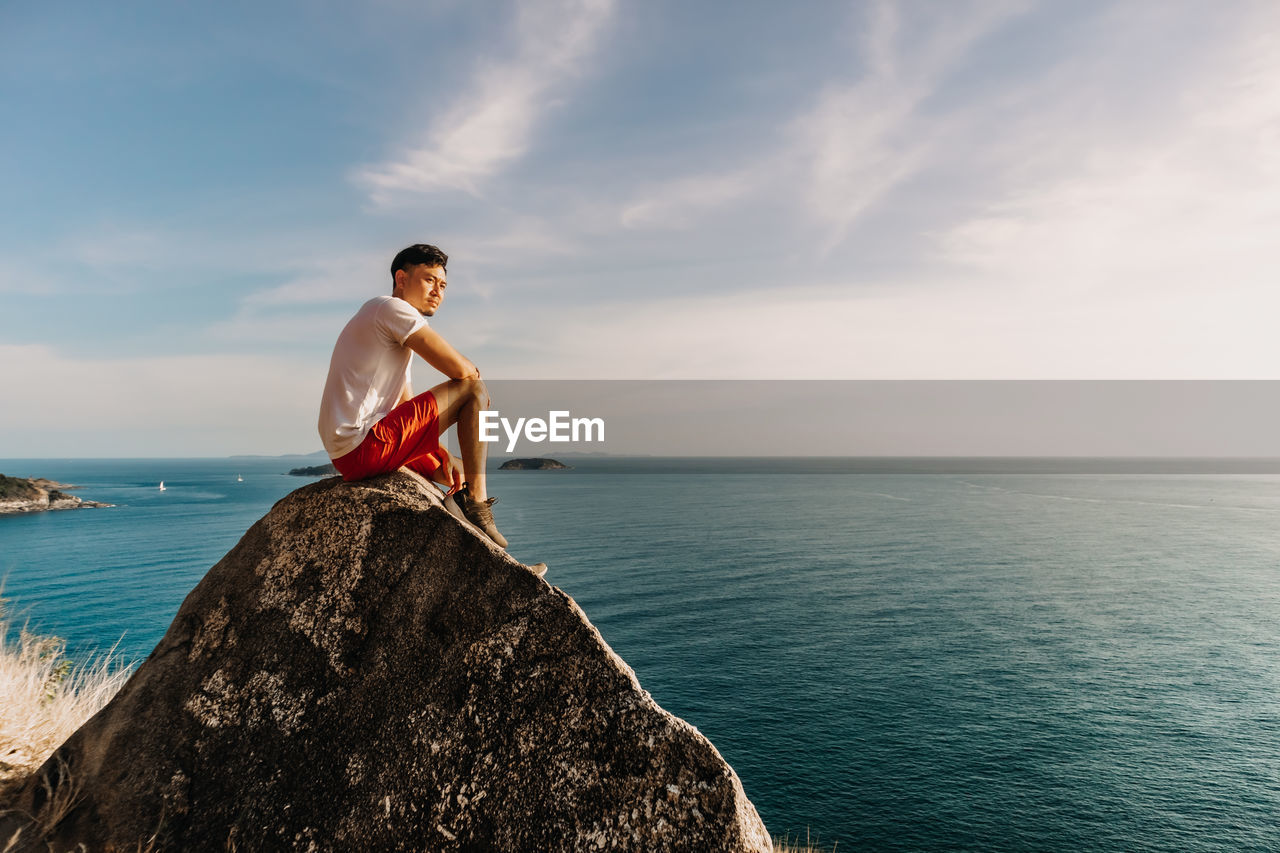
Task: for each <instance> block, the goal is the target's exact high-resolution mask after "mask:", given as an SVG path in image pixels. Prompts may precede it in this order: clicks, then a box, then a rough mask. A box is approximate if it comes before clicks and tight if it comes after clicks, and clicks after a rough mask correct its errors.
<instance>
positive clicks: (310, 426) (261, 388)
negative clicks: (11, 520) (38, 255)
mask: <svg viewBox="0 0 1280 853" xmlns="http://www.w3.org/2000/svg"><path fill="white" fill-rule="evenodd" d="M0 363H3V364H21V365H23V369H22V370H5V371H0V398H3V399H5V400H8V401H11V402H13V403H14V405H6V406H4V407H3V408H0V436H3V437H4V439H5V447H6V450H7V452H8V453H9V454H10V455H13V456H41V455H55V456H61V455H65V454H66V453H68V452H74V453H76V454H78V455H81V456H120V455H134V454H136V455H140V456H156V455H161V456H164V455H170V456H204V455H215V454H219V453H289V452H303V453H306V452H310V451H312V450H315V449H318V446H319V437H318V435H316V432H315V416H316V412H317V411H318V408H317V406H318V405H319V397H320V389H321V388H323V387H324V379H325V373H326V371H327V369H328V364H327V363H326V362H323V361H319V360H295V359H288V358H281V357H271V356H262V355H240V354H231V355H170V356H162V357H153V358H111V357H103V358H91V359H77V358H73V357H69V356H66V355H63V354H62V353H61V352H59V351H58V350H57V349H55V348H53V347H50V346H45V345H19V346H13V345H0ZM68 389H74V391H73V392H69V391H68ZM64 431H69V432H68V434H69V435H73V436H74V446H72V445H70V444H66V443H65V442H66V441H67V440H68V439H67V437H66V436H64V435H63V432H64ZM210 436H215V437H216V438H215V439H210V438H209V437H210Z"/></svg>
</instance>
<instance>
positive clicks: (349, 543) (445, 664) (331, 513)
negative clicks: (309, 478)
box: [0, 471, 772, 853]
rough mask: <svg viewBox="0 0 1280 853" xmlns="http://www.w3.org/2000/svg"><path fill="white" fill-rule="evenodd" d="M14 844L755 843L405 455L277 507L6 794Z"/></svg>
mask: <svg viewBox="0 0 1280 853" xmlns="http://www.w3.org/2000/svg"><path fill="white" fill-rule="evenodd" d="M0 838H3V839H6V841H7V842H8V845H9V846H8V847H6V849H7V850H48V849H55V850H70V849H89V850H108V849H120V850H126V849H128V850H133V849H147V850H224V849H240V850H432V851H498V853H500V852H501V851H540V853H544V852H545V853H554V851H584V850H630V851H645V853H651V852H652V851H685V850H687V851H697V853H705V851H730V852H732V851H767V850H770V849H772V842H771V840H770V838H769V835H768V833H767V831H766V830H765V827H764V825H763V824H762V822H761V820H760V817H759V815H758V814H757V813H756V810H755V807H754V806H752V804H751V802H750V801H749V800H748V799H747V797H746V795H745V793H744V792H743V789H742V785H741V783H740V782H739V780H738V777H737V775H736V774H735V773H734V771H733V769H732V768H731V767H730V766H729V765H728V764H727V763H726V762H725V761H724V759H723V758H722V757H721V756H720V754H719V753H718V752H717V751H716V749H715V747H714V746H712V744H711V743H710V742H709V741H708V740H707V739H706V738H705V737H703V736H702V735H701V734H700V733H699V732H698V730H697V729H695V728H694V727H693V726H691V725H689V724H688V723H686V722H684V721H683V720H680V719H679V718H677V717H674V716H672V715H671V714H670V713H668V712H666V711H664V710H663V709H662V708H661V707H659V706H658V704H657V703H656V702H654V700H653V698H652V697H651V696H650V695H649V694H648V693H647V692H646V691H645V690H643V689H642V688H641V687H640V684H639V683H638V682H637V680H636V676H635V673H634V672H633V671H632V670H631V668H630V667H629V666H627V664H626V663H625V662H624V661H623V660H622V659H621V658H619V657H618V656H617V655H616V654H615V653H614V652H613V651H612V650H611V649H610V648H609V646H608V645H607V644H606V643H605V642H604V640H603V639H602V638H601V636H600V634H599V632H598V631H597V630H596V629H595V628H594V627H593V626H592V624H591V623H590V622H589V621H588V619H587V617H586V615H585V614H584V613H583V611H582V610H581V609H580V608H579V607H578V606H577V604H576V603H575V602H574V601H573V600H572V599H571V598H569V596H567V595H565V594H564V593H563V592H561V591H560V590H558V589H556V588H555V587H552V586H550V585H549V584H547V582H546V581H545V580H543V579H542V578H540V577H539V576H538V575H537V574H535V573H534V572H533V571H530V569H529V568H528V567H526V566H524V565H522V564H520V563H518V562H517V561H515V560H514V559H512V558H511V557H510V556H509V555H507V554H506V553H505V552H504V551H501V550H499V549H498V548H496V547H495V546H494V545H493V544H492V543H491V542H489V540H488V539H487V538H486V537H485V536H483V535H482V534H480V533H479V532H478V531H476V530H475V529H474V528H472V527H471V526H470V525H469V524H467V523H466V522H465V521H462V520H461V519H460V518H459V517H458V513H457V512H456V507H454V506H452V500H451V499H445V500H444V501H442V500H441V498H440V497H439V492H438V491H437V490H436V489H435V488H434V487H433V486H431V485H430V484H428V483H426V482H425V481H424V480H422V479H421V478H419V477H417V476H416V475H413V474H411V473H408V472H405V471H401V472H397V473H395V474H389V475H384V476H382V477H377V478H374V479H371V480H365V481H362V482H358V483H344V482H343V481H342V480H340V479H336V478H333V479H326V480H320V481H318V482H316V483H312V484H310V485H307V486H304V487H302V488H300V489H298V490H297V491H295V492H293V493H292V494H290V495H289V496H287V497H285V498H284V499H283V500H281V501H280V502H279V503H277V504H276V506H275V507H274V508H273V509H272V510H271V511H270V512H269V513H268V514H267V515H266V516H265V517H264V518H262V520H260V521H259V522H258V523H257V524H255V525H254V526H253V527H252V528H250V529H249V531H248V532H247V533H246V534H245V535H244V537H243V538H242V539H241V541H240V542H239V544H237V545H236V546H235V548H233V549H232V550H231V551H230V552H229V553H228V554H227V555H226V556H225V557H224V558H223V559H222V560H220V561H219V562H218V563H217V564H216V565H215V566H214V567H213V568H212V569H211V570H210V571H209V572H208V574H207V575H206V576H205V577H204V579H203V580H201V581H200V583H199V584H198V585H197V586H196V588H195V589H194V590H193V591H192V592H191V593H190V594H189V595H188V596H187V598H186V600H185V601H184V602H183V604H182V607H181V608H180V609H179V611H178V614H177V616H176V617H175V619H174V620H173V623H172V625H171V626H170V627H169V630H168V632H167V633H166V634H165V636H164V638H163V639H162V640H161V641H160V643H159V645H157V646H156V648H155V650H154V651H153V652H152V653H151V655H150V657H148V658H147V660H146V661H145V662H144V663H143V664H142V665H141V666H140V667H139V668H138V670H137V671H136V672H135V673H134V674H133V676H132V677H131V678H130V680H129V681H128V683H126V684H125V686H124V687H123V688H122V689H121V690H120V692H119V693H118V694H117V695H116V696H115V698H114V699H113V700H112V701H111V702H110V703H109V704H108V705H107V706H106V707H104V708H103V709H102V710H101V711H100V712H99V713H98V714H97V715H95V716H94V717H92V718H91V719H90V720H89V721H88V722H87V723H86V724H85V725H84V726H82V727H81V728H80V729H79V730H78V731H76V732H75V734H73V735H72V736H71V737H70V738H69V739H68V740H67V741H66V742H65V743H64V744H63V745H62V746H61V747H59V748H58V749H57V750H56V751H55V752H54V754H53V755H52V756H51V757H50V758H49V759H48V761H46V762H45V763H44V764H43V765H42V766H41V767H40V769H39V770H38V771H36V773H34V774H33V775H32V776H31V777H29V778H28V779H27V780H26V781H25V783H23V784H22V786H21V787H19V788H18V789H17V791H16V794H14V795H13V797H12V798H11V802H10V803H8V804H7V811H6V810H5V808H3V804H0Z"/></svg>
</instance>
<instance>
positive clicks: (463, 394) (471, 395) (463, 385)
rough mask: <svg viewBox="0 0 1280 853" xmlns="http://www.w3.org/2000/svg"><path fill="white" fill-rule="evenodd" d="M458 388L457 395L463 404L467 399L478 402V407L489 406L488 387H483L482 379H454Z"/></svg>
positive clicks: (485, 407) (484, 407)
mask: <svg viewBox="0 0 1280 853" xmlns="http://www.w3.org/2000/svg"><path fill="white" fill-rule="evenodd" d="M453 382H454V383H456V385H457V388H458V395H459V397H460V398H461V399H462V400H463V402H464V404H465V402H466V401H467V400H468V399H471V400H475V401H477V402H478V403H479V404H480V408H482V409H487V408H489V389H488V388H486V387H485V384H484V380H483V379H454V380H453Z"/></svg>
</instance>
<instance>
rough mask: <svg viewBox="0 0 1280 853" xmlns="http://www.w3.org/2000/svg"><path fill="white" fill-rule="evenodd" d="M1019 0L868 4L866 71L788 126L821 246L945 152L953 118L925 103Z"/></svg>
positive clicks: (832, 90) (1018, 6) (826, 94)
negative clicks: (821, 227) (910, 16)
mask: <svg viewBox="0 0 1280 853" xmlns="http://www.w3.org/2000/svg"><path fill="white" fill-rule="evenodd" d="M1026 5H1027V4H1026V3H1025V2H1022V0H988V1H987V2H973V3H966V4H960V3H953V4H947V5H946V6H945V7H939V6H937V5H936V4H935V5H930V6H929V7H928V8H927V9H926V10H923V14H921V12H922V10H921V8H919V7H916V8H915V9H914V11H915V13H916V17H917V18H919V19H920V20H917V21H914V22H904V20H903V17H904V15H903V10H904V8H909V7H904V6H903V5H902V4H895V3H890V2H888V0H885V2H880V3H877V4H876V5H875V6H874V7H872V10H871V14H870V15H869V19H870V20H869V24H868V29H867V34H866V37H865V39H864V43H863V49H862V53H863V55H864V56H865V57H866V60H867V66H868V71H867V73H866V74H865V75H864V76H863V77H861V78H860V79H858V80H856V81H855V82H853V83H852V84H844V85H842V84H835V85H832V86H830V87H828V88H827V89H826V90H825V91H823V92H822V93H821V94H820V95H819V96H818V98H817V99H816V101H815V103H814V104H813V105H812V107H811V108H810V109H809V110H808V111H807V112H806V113H805V114H802V115H800V116H798V117H797V118H796V119H795V120H794V122H793V124H792V128H791V132H792V137H793V143H792V144H793V152H792V157H793V158H794V159H795V160H797V161H799V162H801V163H803V164H804V171H805V172H806V193H805V195H806V202H807V207H808V210H809V212H810V213H811V214H812V215H813V216H814V217H815V218H816V219H817V220H818V221H819V222H821V223H824V224H825V226H826V228H827V229H828V237H827V240H826V246H827V248H828V249H829V248H831V247H832V246H834V245H835V244H837V243H839V242H840V241H841V240H842V239H843V238H844V236H845V234H846V233H847V232H848V230H849V228H850V227H851V226H852V224H853V223H854V221H855V220H857V219H858V217H859V216H861V215H862V214H863V213H865V212H866V211H867V210H868V209H870V208H871V207H872V206H873V205H875V204H876V203H878V202H880V201H881V200H882V199H884V198H885V197H886V196H887V195H888V193H889V192H890V191H891V190H892V189H893V188H894V187H896V186H898V185H899V184H901V183H902V181H903V180H905V179H906V178H908V177H910V176H911V175H914V174H916V173H917V172H919V171H921V170H922V169H923V168H925V167H926V166H927V165H930V164H932V163H933V162H935V161H936V160H937V159H938V158H940V157H946V156H948V155H949V153H950V152H947V151H945V150H940V148H939V144H940V143H941V141H942V138H943V137H944V135H945V133H944V131H945V130H946V126H947V124H948V123H949V122H950V121H952V120H954V117H952V116H948V115H945V114H944V115H943V116H942V117H929V116H926V115H923V114H922V112H921V109H920V108H921V105H922V103H923V102H924V101H925V99H927V98H928V97H929V96H931V95H933V94H934V93H935V92H936V91H937V89H938V87H939V86H940V85H941V84H942V83H943V82H944V81H945V80H946V78H947V76H948V74H950V73H951V72H953V71H954V70H955V68H956V66H957V65H958V63H960V61H961V60H963V59H964V58H965V56H966V54H967V53H968V52H969V51H970V50H971V49H972V48H973V46H974V45H975V44H976V43H977V42H978V41H979V40H980V39H981V38H983V37H984V36H987V35H989V34H990V33H992V32H993V31H994V30H995V29H997V28H998V27H999V26H1001V25H1002V24H1004V23H1006V22H1007V21H1008V20H1009V19H1011V18H1012V17H1013V16H1015V15H1017V14H1018V13H1020V12H1022V11H1024V9H1025V7H1026Z"/></svg>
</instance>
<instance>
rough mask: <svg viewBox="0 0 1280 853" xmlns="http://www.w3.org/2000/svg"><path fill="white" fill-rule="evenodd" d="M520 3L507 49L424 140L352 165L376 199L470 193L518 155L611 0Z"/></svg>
mask: <svg viewBox="0 0 1280 853" xmlns="http://www.w3.org/2000/svg"><path fill="white" fill-rule="evenodd" d="M519 9H520V12H519V15H518V18H517V21H516V26H515V37H516V45H515V47H514V49H513V50H512V54H513V55H512V57H511V58H510V59H504V60H490V61H488V62H487V63H485V64H483V65H482V66H481V67H480V68H479V70H478V71H477V73H476V74H475V77H474V79H473V81H472V82H471V85H470V86H469V87H467V89H466V91H465V92H464V93H463V94H462V95H461V96H460V97H459V98H458V100H457V101H456V102H455V103H454V105H453V106H452V107H451V108H450V109H448V110H446V111H445V112H444V113H443V114H442V115H440V116H439V117H438V118H436V119H435V120H434V121H432V123H431V126H430V127H429V128H428V129H427V130H426V132H425V134H424V135H425V137H426V141H425V143H424V144H422V145H419V146H417V147H414V148H411V149H409V150H407V151H404V152H403V153H402V154H401V155H400V156H398V157H396V158H395V159H393V160H392V161H390V162H387V163H381V164H377V165H374V166H370V167H368V168H365V169H363V170H361V171H360V172H359V173H358V175H357V179H358V180H359V181H360V182H361V183H364V184H366V185H367V186H368V187H369V188H370V190H371V193H372V196H373V199H374V200H375V201H376V202H387V201H389V200H390V199H391V198H392V197H394V196H396V195H398V194H401V193H421V192H430V191H434V190H441V189H453V190H462V191H465V192H468V193H472V194H476V193H478V192H479V189H480V184H481V182H483V181H484V179H486V178H488V177H489V176H491V175H493V174H495V173H496V172H498V171H499V170H501V169H502V168H504V167H506V166H508V165H509V164H511V163H512V162H514V161H516V160H518V159H519V158H520V157H521V156H523V155H524V153H525V151H526V150H528V148H529V145H530V143H531V140H532V138H533V135H534V133H535V131H536V129H537V125H538V123H539V121H540V120H541V119H542V118H543V116H544V114H545V112H546V110H547V109H548V107H549V106H550V105H551V104H552V102H553V101H554V99H555V98H556V97H557V95H558V94H559V93H560V92H561V91H562V90H563V89H564V87H565V86H566V85H567V84H568V83H570V82H571V81H573V80H574V79H576V78H577V77H579V76H580V75H581V73H582V63H583V61H584V60H585V59H586V58H587V56H588V55H589V54H590V53H591V51H592V50H593V49H594V48H595V45H596V42H597V41H598V40H599V38H600V36H601V34H602V32H603V30H604V28H605V26H606V24H607V23H608V22H609V20H610V18H611V17H612V15H613V12H614V2H613V0H539V2H524V3H520V4H519Z"/></svg>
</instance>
